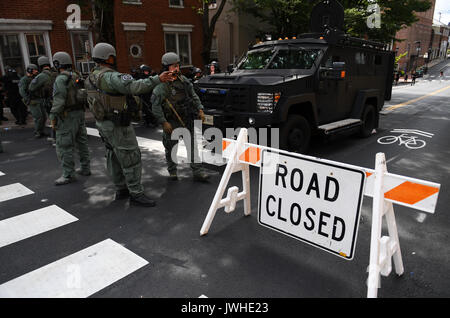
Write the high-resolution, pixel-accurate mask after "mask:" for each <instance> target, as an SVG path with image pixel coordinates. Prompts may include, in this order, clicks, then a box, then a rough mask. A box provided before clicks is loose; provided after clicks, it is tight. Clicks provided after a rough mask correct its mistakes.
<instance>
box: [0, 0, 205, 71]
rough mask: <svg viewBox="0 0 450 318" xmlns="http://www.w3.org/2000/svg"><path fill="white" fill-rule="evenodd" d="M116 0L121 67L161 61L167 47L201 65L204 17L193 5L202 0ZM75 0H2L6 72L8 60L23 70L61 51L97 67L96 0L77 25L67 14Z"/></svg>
mask: <svg viewBox="0 0 450 318" xmlns="http://www.w3.org/2000/svg"><path fill="white" fill-rule="evenodd" d="M111 1H114V4H113V10H114V35H115V40H116V43H115V45H116V49H117V55H118V60H117V64H118V69H119V71H121V72H129V71H130V69H131V68H133V67H138V66H139V65H141V64H143V63H146V64H149V65H150V66H151V67H152V68H153V69H155V70H159V69H160V67H161V56H162V54H164V52H166V51H175V52H177V53H178V54H180V56H181V59H182V63H183V66H184V67H187V66H190V65H196V66H201V65H202V60H201V55H200V52H201V43H202V24H201V17H200V16H199V15H198V14H197V13H196V12H195V10H193V9H192V7H193V6H196V5H198V1H196V0H111ZM78 2H79V1H75V0H73V1H69V0H64V1H63V0H57V1H48V0H16V1H6V0H2V1H0V73H1V74H4V67H5V66H6V65H10V66H13V67H15V68H16V69H17V71H18V73H20V74H23V72H24V69H25V67H26V66H27V65H28V64H29V63H36V61H37V58H38V57H39V56H41V55H46V56H49V57H51V56H52V55H53V54H54V53H55V52H57V51H66V52H69V53H70V54H71V55H72V58H73V60H74V61H75V64H76V67H77V69H78V70H79V71H82V72H84V73H86V72H87V71H89V69H90V68H91V67H92V62H89V61H90V57H89V56H90V52H92V48H93V46H94V45H95V35H94V34H93V30H92V27H91V24H92V10H91V8H90V1H84V3H85V5H84V7H81V25H80V27H78V28H72V27H71V25H70V23H67V21H66V20H67V18H68V17H69V16H70V15H71V13H72V12H69V13H68V12H67V7H68V5H70V4H71V3H75V4H76V3H78ZM81 3H83V2H81Z"/></svg>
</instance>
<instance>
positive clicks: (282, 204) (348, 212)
mask: <svg viewBox="0 0 450 318" xmlns="http://www.w3.org/2000/svg"><path fill="white" fill-rule="evenodd" d="M364 180H365V174H364V172H363V171H362V170H356V169H352V168H348V167H345V166H339V163H328V162H323V161H320V160H315V159H312V158H311V159H310V158H304V157H301V156H298V155H296V154H290V153H289V154H287V153H284V152H278V151H277V150H273V149H271V150H264V151H263V153H262V163H261V169H260V186H259V208H258V221H259V223H260V224H261V225H263V226H266V227H268V228H271V229H273V230H276V231H278V232H281V233H283V234H285V235H288V236H291V237H293V238H296V239H298V240H301V241H303V242H305V243H308V244H311V245H313V246H316V247H319V248H321V249H324V250H326V251H328V252H330V253H333V254H336V255H338V256H340V257H343V258H345V259H347V260H351V259H352V258H353V255H354V249H355V245H356V237H357V232H358V224H359V217H360V210H361V204H362V198H363V194H364Z"/></svg>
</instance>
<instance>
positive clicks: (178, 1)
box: [169, 0, 184, 8]
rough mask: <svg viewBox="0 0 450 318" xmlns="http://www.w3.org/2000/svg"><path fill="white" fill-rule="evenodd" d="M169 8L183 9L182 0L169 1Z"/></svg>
mask: <svg viewBox="0 0 450 318" xmlns="http://www.w3.org/2000/svg"><path fill="white" fill-rule="evenodd" d="M169 7H170V8H184V5H183V0H169Z"/></svg>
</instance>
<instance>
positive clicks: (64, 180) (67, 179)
mask: <svg viewBox="0 0 450 318" xmlns="http://www.w3.org/2000/svg"><path fill="white" fill-rule="evenodd" d="M75 181H77V179H76V178H75V177H73V176H69V177H64V176H61V177H60V178H58V179H56V180H55V185H65V184H69V183H71V182H75Z"/></svg>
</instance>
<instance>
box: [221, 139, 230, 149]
mask: <svg viewBox="0 0 450 318" xmlns="http://www.w3.org/2000/svg"><path fill="white" fill-rule="evenodd" d="M230 144H231V142H230V141H226V140H222V150H225V149H227V147H228V146H229V145H230Z"/></svg>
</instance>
